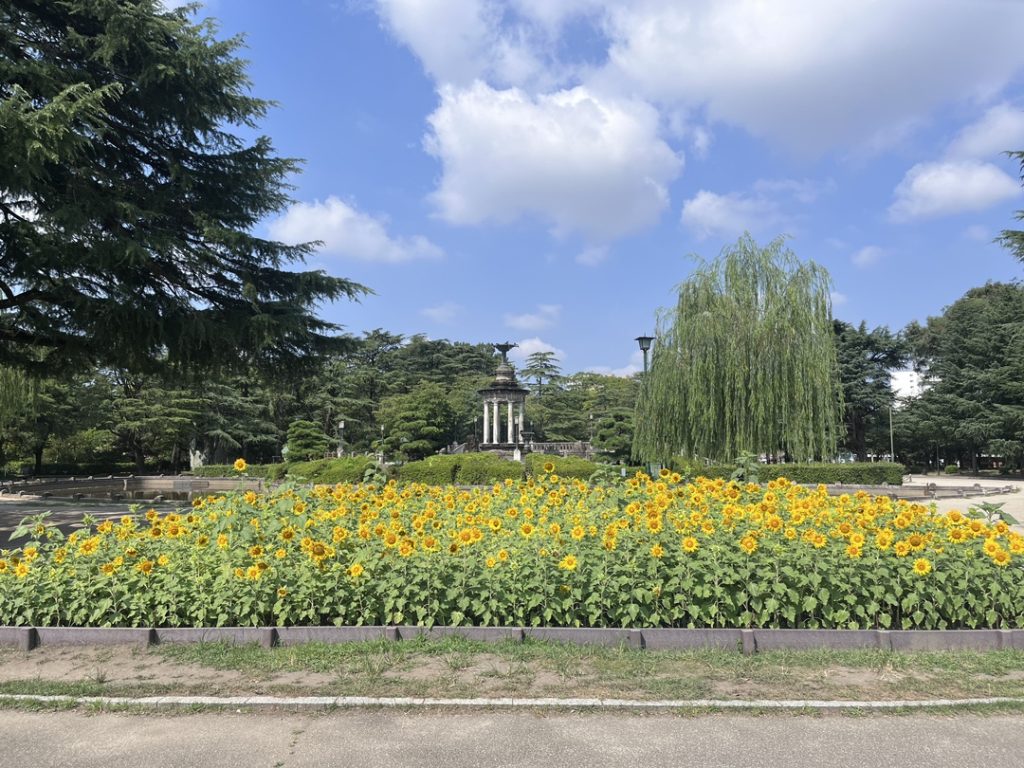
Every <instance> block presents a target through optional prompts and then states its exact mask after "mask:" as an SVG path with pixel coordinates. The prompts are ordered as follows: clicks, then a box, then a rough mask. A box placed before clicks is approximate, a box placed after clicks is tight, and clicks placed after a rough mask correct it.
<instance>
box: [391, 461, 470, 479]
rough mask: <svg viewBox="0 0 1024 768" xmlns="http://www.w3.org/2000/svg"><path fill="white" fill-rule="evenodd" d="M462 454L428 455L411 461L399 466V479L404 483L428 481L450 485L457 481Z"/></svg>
mask: <svg viewBox="0 0 1024 768" xmlns="http://www.w3.org/2000/svg"><path fill="white" fill-rule="evenodd" d="M461 459H462V455H461V454H456V455H452V456H428V457H427V458H425V459H421V460H420V461H410V462H408V463H406V464H403V465H402V466H400V467H399V468H398V479H399V480H400V481H401V482H403V483H426V484H427V485H449V484H450V483H454V482H455V473H456V472H457V471H458V469H459V462H460V461H461Z"/></svg>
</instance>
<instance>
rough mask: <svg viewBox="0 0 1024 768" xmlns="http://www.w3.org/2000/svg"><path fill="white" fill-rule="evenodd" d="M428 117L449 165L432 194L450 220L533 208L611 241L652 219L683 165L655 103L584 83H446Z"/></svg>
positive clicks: (437, 151)
mask: <svg viewBox="0 0 1024 768" xmlns="http://www.w3.org/2000/svg"><path fill="white" fill-rule="evenodd" d="M429 122H430V126H431V131H430V134H429V135H428V136H427V138H426V140H425V146H426V148H427V150H428V151H429V152H430V153H431V154H433V155H435V156H436V157H437V158H438V159H439V160H440V161H441V163H442V166H443V176H442V178H441V181H440V184H439V186H438V188H437V190H436V191H435V192H434V193H433V194H432V196H431V198H432V200H433V203H434V205H435V206H436V208H437V211H438V213H439V215H440V216H441V217H442V218H443V219H444V220H446V221H448V222H450V223H452V224H480V223H483V222H488V221H492V222H498V223H506V222H510V221H513V220H515V219H517V218H519V217H521V216H536V217H539V218H540V219H542V220H544V221H546V222H548V223H549V224H550V226H551V228H552V230H553V231H554V233H555V234H556V235H565V234H568V233H569V232H574V231H578V232H581V233H583V234H584V235H585V236H587V237H588V239H590V240H592V241H594V242H598V243H600V242H605V241H607V240H610V239H613V238H616V237H619V236H621V235H625V234H627V233H630V232H634V231H637V230H639V229H643V228H645V227H647V226H649V225H651V224H653V223H654V222H655V221H656V220H657V218H658V216H659V214H660V213H661V212H662V211H663V210H664V208H665V207H666V205H667V204H668V189H667V185H668V183H669V182H671V181H672V180H673V179H675V178H676V176H678V174H679V172H680V170H681V168H682V158H681V157H680V156H678V155H677V154H676V153H675V152H673V151H672V149H671V148H670V147H669V146H668V145H667V144H666V143H665V142H664V141H662V140H661V139H660V138H659V136H658V114H657V112H656V111H655V110H654V109H653V108H652V107H650V106H649V105H646V104H643V103H640V102H628V103H627V102H619V101H611V100H608V99H605V98H601V97H599V96H597V95H596V94H594V93H591V92H590V91H588V90H587V89H586V88H582V87H581V88H574V89H572V90H567V91H558V92H555V93H551V94H547V95H541V96H537V97H531V96H529V95H528V94H527V93H525V92H524V91H522V90H519V89H514V88H513V89H508V90H500V91H499V90H495V89H493V88H491V87H490V86H488V85H486V84H484V83H482V82H476V83H474V84H473V85H472V86H471V87H470V88H468V89H457V88H454V87H444V88H442V89H441V105H440V106H439V107H438V108H437V110H436V111H435V112H434V113H433V114H432V115H430V117H429Z"/></svg>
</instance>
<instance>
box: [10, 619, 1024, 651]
mask: <svg viewBox="0 0 1024 768" xmlns="http://www.w3.org/2000/svg"><path fill="white" fill-rule="evenodd" d="M452 636H457V637H463V638H466V639H469V640H477V641H481V642H502V641H511V642H522V641H523V640H525V639H536V640H552V641H557V642H565V643H574V644H577V645H598V646H606V647H607V646H611V647H617V646H624V647H627V648H635V649H644V648H645V649H648V650H683V649H696V648H717V649H721V650H736V651H739V652H742V653H745V654H751V653H757V652H763V651H774V650H813V649H832V650H854V649H861V650H882V651H953V650H973V651H997V650H1004V649H1014V650H1024V629H950V630H924V629H918V630H885V629H674V628H669V629H660V628H659V629H614V628H580V629H577V628H572V627H416V626H408V625H406V626H359V627H185V628H161V629H156V628H148V629H147V628H142V629H136V628H124V627H112V628H98V627H0V647H3V646H6V647H15V648H20V649H21V650H23V651H30V650H32V649H33V648H36V647H39V646H46V645H55V646H67V645H130V646H148V645H159V644H171V643H203V642H221V643H228V644H233V645H247V644H253V645H260V646H262V647H265V648H270V647H273V646H277V645H281V646H286V645H298V644H301V643H308V642H321V643H348V642H358V641H366V640H386V641H392V642H398V641H403V640H413V639H416V638H419V637H429V638H434V639H439V638H443V637H452Z"/></svg>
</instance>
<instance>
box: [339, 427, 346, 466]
mask: <svg viewBox="0 0 1024 768" xmlns="http://www.w3.org/2000/svg"><path fill="white" fill-rule="evenodd" d="M344 456H345V420H344V419H342V420H341V421H339V422H338V458H339V459H341V458H344Z"/></svg>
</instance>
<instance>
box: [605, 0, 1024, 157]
mask: <svg viewBox="0 0 1024 768" xmlns="http://www.w3.org/2000/svg"><path fill="white" fill-rule="evenodd" d="M606 8H607V15H606V17H605V21H604V28H605V33H606V34H607V35H608V36H609V37H610V39H611V40H612V43H611V46H610V49H609V62H608V65H607V67H605V69H604V71H603V72H602V73H601V78H602V81H603V82H604V83H607V86H608V87H616V88H620V89H622V90H624V91H626V90H628V91H631V92H634V93H638V94H640V95H641V96H642V97H645V98H647V99H649V100H653V101H656V102H658V103H661V104H670V105H677V104H685V105H689V106H690V107H691V108H703V109H704V110H706V113H707V115H708V117H709V118H710V119H712V120H721V121H725V122H728V123H732V124H736V125H740V126H743V127H744V128H746V129H747V130H748V131H750V132H751V133H753V134H755V135H761V136H766V137H769V138H772V139H775V140H778V141H780V142H781V143H784V144H786V145H789V146H791V147H793V148H796V149H799V150H805V151H815V150H821V149H826V148H829V147H832V146H836V145H841V144H843V143H847V142H850V143H854V144H858V145H860V144H863V143H865V141H867V142H869V143H875V144H879V143H883V144H884V143H885V137H886V136H898V135H899V134H900V132H901V131H902V130H903V129H904V128H905V127H906V125H907V124H908V123H912V122H914V121H915V120H917V119H919V118H921V117H922V116H925V115H927V114H928V113H929V112H930V111H931V110H932V109H934V108H935V107H937V106H939V105H941V104H944V103H949V102H952V101H959V100H964V99H970V98H975V97H977V96H979V95H984V94H990V93H993V92H996V91H998V90H999V89H1000V88H1001V87H1002V86H1003V85H1005V84H1006V83H1007V82H1009V81H1010V80H1011V79H1012V77H1013V76H1014V75H1015V73H1017V72H1019V70H1020V68H1021V67H1022V66H1024V47H1021V46H1020V44H1019V40H1018V34H1017V32H1018V31H1019V29H1020V28H1021V26H1022V25H1024V3H1013V2H961V1H959V0H885V2H869V3H850V2H848V0H818V1H817V2H814V3H808V2H806V0H774V1H773V2H770V3H766V2H761V1H760V0H691V1H690V2H686V3H680V2H678V0H633V1H632V2H629V3H611V2H609V3H607V5H606ZM908 29H912V30H913V34H907V30H908Z"/></svg>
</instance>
